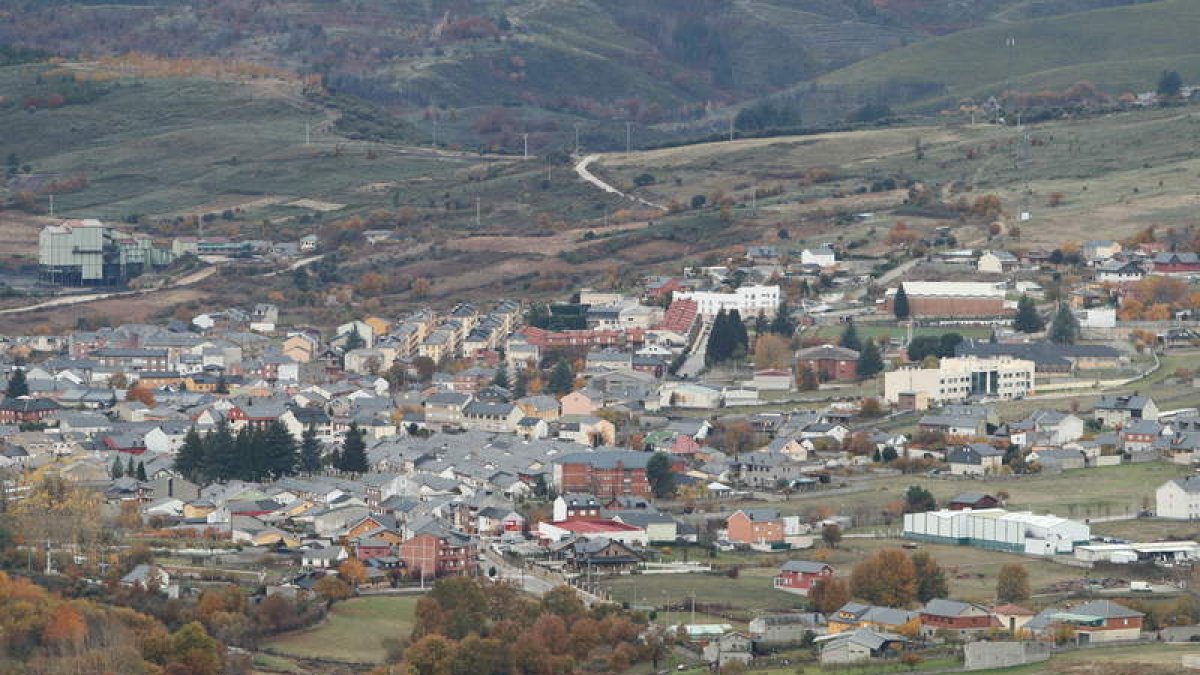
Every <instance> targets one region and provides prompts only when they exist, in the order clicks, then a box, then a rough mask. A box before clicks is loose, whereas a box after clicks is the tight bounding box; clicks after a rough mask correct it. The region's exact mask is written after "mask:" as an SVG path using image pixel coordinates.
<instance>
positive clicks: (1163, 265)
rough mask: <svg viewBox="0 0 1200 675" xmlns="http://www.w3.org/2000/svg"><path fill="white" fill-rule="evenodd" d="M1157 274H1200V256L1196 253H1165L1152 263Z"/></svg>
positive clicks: (1157, 256) (1155, 257)
mask: <svg viewBox="0 0 1200 675" xmlns="http://www.w3.org/2000/svg"><path fill="white" fill-rule="evenodd" d="M1150 266H1151V269H1153V270H1154V273H1155V274H1196V273H1200V256H1198V255H1196V254H1195V253H1191V252H1186V253H1179V252H1175V251H1170V252H1167V251H1163V252H1161V253H1158V254H1156V255H1155V256H1154V258H1152V259H1151V261H1150Z"/></svg>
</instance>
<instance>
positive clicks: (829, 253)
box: [800, 246, 837, 269]
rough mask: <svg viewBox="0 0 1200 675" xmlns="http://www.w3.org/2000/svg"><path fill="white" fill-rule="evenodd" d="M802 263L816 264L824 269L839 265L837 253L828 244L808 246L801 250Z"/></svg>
mask: <svg viewBox="0 0 1200 675" xmlns="http://www.w3.org/2000/svg"><path fill="white" fill-rule="evenodd" d="M800 264H801V265H816V266H817V267H820V268H822V269H824V268H826V267H835V266H836V265H837V253H835V252H834V250H833V249H832V248H830V247H828V246H818V247H816V248H806V249H804V250H803V251H801V252H800Z"/></svg>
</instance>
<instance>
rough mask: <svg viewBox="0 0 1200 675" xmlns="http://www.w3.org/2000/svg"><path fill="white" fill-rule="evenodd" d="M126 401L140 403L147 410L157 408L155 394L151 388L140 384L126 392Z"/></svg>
mask: <svg viewBox="0 0 1200 675" xmlns="http://www.w3.org/2000/svg"><path fill="white" fill-rule="evenodd" d="M125 400H126V401H139V402H141V403H143V404H144V405H145V406H146V407H147V408H153V407H154V406H155V400H154V392H152V391H150V389H149V388H147V387H144V386H142V385H140V384H139V385H137V386H135V387H133V388H131V389H128V390H126V392H125Z"/></svg>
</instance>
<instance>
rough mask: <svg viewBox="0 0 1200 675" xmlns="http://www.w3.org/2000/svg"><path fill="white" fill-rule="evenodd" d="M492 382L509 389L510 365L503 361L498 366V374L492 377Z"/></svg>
mask: <svg viewBox="0 0 1200 675" xmlns="http://www.w3.org/2000/svg"><path fill="white" fill-rule="evenodd" d="M492 384H494V385H496V386H497V387H503V388H504V389H508V366H507V365H506V364H505V363H504V362H503V361H501V362H500V366H499V367H498V368H496V375H495V377H493V378H492Z"/></svg>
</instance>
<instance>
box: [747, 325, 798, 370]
mask: <svg viewBox="0 0 1200 675" xmlns="http://www.w3.org/2000/svg"><path fill="white" fill-rule="evenodd" d="M791 360H792V346H791V344H790V342H789V341H788V340H787V339H786V338H783V337H780V336H779V335H775V334H773V333H764V334H762V335H759V336H758V337H757V338H755V340H754V367H755V368H757V369H759V370H764V369H767V368H787V367H788V364H789V363H790V362H791Z"/></svg>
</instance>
